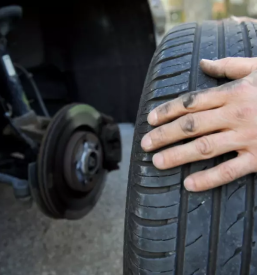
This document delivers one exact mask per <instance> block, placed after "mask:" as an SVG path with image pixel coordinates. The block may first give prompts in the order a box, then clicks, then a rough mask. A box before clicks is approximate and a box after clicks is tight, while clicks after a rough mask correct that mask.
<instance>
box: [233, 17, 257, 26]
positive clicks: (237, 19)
mask: <svg viewBox="0 0 257 275" xmlns="http://www.w3.org/2000/svg"><path fill="white" fill-rule="evenodd" d="M230 18H231V19H232V20H234V21H236V22H237V23H239V24H240V23H242V22H253V23H257V19H254V18H251V17H247V16H242V17H237V16H231V17H230Z"/></svg>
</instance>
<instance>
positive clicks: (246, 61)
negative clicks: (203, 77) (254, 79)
mask: <svg viewBox="0 0 257 275" xmlns="http://www.w3.org/2000/svg"><path fill="white" fill-rule="evenodd" d="M200 66H201V68H202V70H203V71H204V72H205V73H206V74H208V75H210V76H213V77H227V78H229V79H239V78H243V77H245V76H247V75H249V74H250V73H251V72H253V71H254V70H256V69H257V57H253V58H245V57H227V58H223V59H219V60H215V61H213V60H206V59H202V60H201V62H200Z"/></svg>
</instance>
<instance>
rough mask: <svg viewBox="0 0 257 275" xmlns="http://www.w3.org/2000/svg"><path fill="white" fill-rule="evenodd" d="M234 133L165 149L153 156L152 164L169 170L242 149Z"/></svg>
mask: <svg viewBox="0 0 257 275" xmlns="http://www.w3.org/2000/svg"><path fill="white" fill-rule="evenodd" d="M242 146H244V145H243V143H242V142H240V141H239V139H238V137H237V135H236V132H234V131H227V132H222V133H217V134H212V135H208V136H204V137H200V138H198V139H196V140H194V141H192V142H188V143H186V144H184V145H180V146H176V147H173V148H169V149H166V150H164V151H162V152H159V153H157V154H155V155H154V156H153V164H154V166H155V167H156V168H158V169H161V170H162V169H169V168H172V167H176V166H179V165H182V164H185V163H190V162H194V161H199V160H203V159H210V158H213V157H215V156H219V155H222V154H225V153H228V152H231V151H237V150H240V149H242Z"/></svg>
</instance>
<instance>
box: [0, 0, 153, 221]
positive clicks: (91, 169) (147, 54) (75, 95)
mask: <svg viewBox="0 0 257 275" xmlns="http://www.w3.org/2000/svg"><path fill="white" fill-rule="evenodd" d="M14 4H15V5H16V6H11V7H10V5H14ZM17 5H18V6H17ZM7 6H9V8H5V9H2V10H0V32H1V43H0V44H1V47H0V48H1V62H2V63H1V67H2V70H1V72H0V80H1V87H2V88H1V90H2V91H1V92H0V99H1V114H0V130H1V133H0V182H2V183H8V184H10V185H12V186H13V188H14V193H15V196H16V197H17V198H18V199H20V200H21V201H27V200H30V199H31V198H33V199H34V200H35V201H36V202H37V204H38V206H39V207H40V209H41V210H42V211H43V212H44V213H45V214H46V215H48V216H50V217H52V218H67V219H77V218H81V217H83V216H84V215H85V214H86V213H87V212H88V211H89V210H90V209H91V208H92V207H93V206H94V204H95V203H96V202H97V200H98V198H99V195H100V193H101V190H102V187H103V183H104V178H105V175H106V173H107V172H109V171H112V170H114V169H118V163H119V161H120V159H121V141H120V135H119V129H118V126H117V124H116V122H134V121H135V118H136V112H137V108H138V102H139V98H140V94H141V89H142V87H143V80H144V76H145V74H146V71H147V68H148V65H149V62H150V59H151V57H152V55H153V52H154V49H155V38H154V30H153V24H152V17H151V13H150V9H149V6H148V2H147V1H146V0H134V1H131V0H130V1H129V0H124V1H117V0H112V1H93V2H92V1H91V2H89V3H87V2H86V1H78V0H75V1H72V2H69V3H67V4H66V3H61V4H59V3H57V1H52V2H51V1H37V2H36V3H34V4H33V5H31V3H30V2H29V1H26V0H24V1H17V2H15V3H13V2H11V1H2V2H1V7H7ZM19 6H20V7H19ZM1 7H0V8H1ZM22 10H23V17H22V19H20V20H16V19H17V18H18V17H21V13H22ZM14 19H15V20H14ZM14 21H15V27H14ZM6 26H7V29H8V31H6V30H7V29H6ZM10 26H11V27H10ZM9 29H10V30H11V29H12V30H11V31H9ZM12 64H13V65H12ZM12 66H13V68H15V69H13V68H12ZM17 87H18V90H19V88H21V87H22V89H21V90H22V93H20V94H19V95H18V94H16V92H17V91H16V90H17ZM23 92H24V93H23ZM24 98H25V99H24ZM19 100H20V101H19ZM17 102H18V103H17ZM74 102H76V104H74ZM15 106H16V107H15ZM48 114H49V115H48ZM114 121H115V122H114Z"/></svg>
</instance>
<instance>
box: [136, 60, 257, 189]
mask: <svg viewBox="0 0 257 275" xmlns="http://www.w3.org/2000/svg"><path fill="white" fill-rule="evenodd" d="M200 65H201V68H202V70H203V71H204V72H205V73H207V74H209V75H211V76H213V77H227V78H230V79H237V80H235V81H231V82H230V83H227V84H225V85H222V86H220V87H217V88H211V89H207V90H202V91H197V92H191V93H188V94H185V95H183V96H181V97H179V98H177V99H174V100H172V101H170V102H167V103H165V104H162V105H160V106H159V107H157V108H156V109H154V110H153V111H151V112H150V114H149V115H148V122H149V124H151V125H153V126H159V127H157V128H155V129H154V130H152V131H151V132H149V133H148V134H146V135H145V136H144V137H143V139H142V141H141V146H142V148H143V149H144V150H145V151H146V152H148V151H152V150H155V149H158V148H161V147H163V146H166V145H168V144H172V143H175V142H177V141H180V140H183V139H187V138H194V137H198V138H196V139H195V140H193V141H189V142H187V143H185V144H184V145H179V146H175V147H173V148H169V149H166V150H163V151H161V152H159V153H156V154H155V155H154V156H153V163H154V165H155V166H156V167H157V168H158V169H168V168H172V167H175V166H178V165H182V164H185V163H190V162H194V161H199V160H204V159H209V158H213V157H215V156H218V155H221V154H224V153H227V152H231V151H237V152H238V156H237V157H236V158H234V159H231V160H229V161H227V162H224V163H222V164H219V165H218V166H216V167H214V168H211V169H209V170H205V171H201V172H197V173H195V174H192V175H190V176H188V177H187V178H186V179H185V182H184V184H185V187H186V188H187V189H188V190H189V191H203V190H207V189H211V188H214V187H216V186H220V185H223V184H225V183H228V182H231V181H233V180H235V179H237V178H239V177H242V176H244V175H247V174H249V173H253V172H257V71H255V70H257V58H225V59H220V60H217V61H209V60H202V61H201V63H200Z"/></svg>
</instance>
